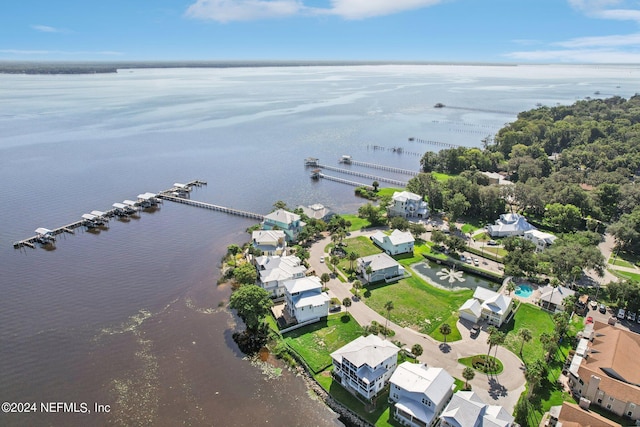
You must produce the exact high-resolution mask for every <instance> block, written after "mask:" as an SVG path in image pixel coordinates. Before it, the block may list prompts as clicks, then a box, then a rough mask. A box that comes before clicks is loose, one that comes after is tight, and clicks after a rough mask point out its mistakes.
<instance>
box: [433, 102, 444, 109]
mask: <svg viewBox="0 0 640 427" xmlns="http://www.w3.org/2000/svg"><path fill="white" fill-rule="evenodd" d="M433 107H434V108H442V107H444V104H443V103H442V102H438V103H436V105H434V106H433Z"/></svg>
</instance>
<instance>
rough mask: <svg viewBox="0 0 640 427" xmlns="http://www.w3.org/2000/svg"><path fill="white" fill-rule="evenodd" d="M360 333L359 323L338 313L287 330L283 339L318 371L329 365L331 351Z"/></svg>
mask: <svg viewBox="0 0 640 427" xmlns="http://www.w3.org/2000/svg"><path fill="white" fill-rule="evenodd" d="M345 320H346V321H345ZM361 335H362V328H361V327H360V325H358V323H357V322H356V321H355V320H354V319H353V318H352V317H351V316H345V315H343V314H342V313H340V314H334V315H331V316H329V317H328V319H327V320H325V321H321V322H317V323H314V324H312V325H308V326H305V327H302V328H300V329H296V330H294V331H291V332H288V333H287V334H285V335H284V340H285V342H286V343H287V345H289V347H291V348H292V349H293V350H295V352H296V353H298V354H299V355H300V356H301V357H302V358H303V359H304V360H305V361H306V362H307V364H308V365H309V367H310V368H311V369H312V370H313V371H314V372H320V371H322V370H324V369H326V368H327V367H328V366H330V365H331V363H332V362H331V356H330V354H331V353H332V352H334V351H335V350H337V349H339V348H340V347H342V346H343V345H345V344H347V343H349V342H351V341H353V340H354V339H356V338H358V337H359V336H361Z"/></svg>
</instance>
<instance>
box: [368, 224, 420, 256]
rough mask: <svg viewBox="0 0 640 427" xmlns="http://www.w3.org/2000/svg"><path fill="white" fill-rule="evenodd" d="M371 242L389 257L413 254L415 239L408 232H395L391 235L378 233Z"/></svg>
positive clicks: (372, 237)
mask: <svg viewBox="0 0 640 427" xmlns="http://www.w3.org/2000/svg"><path fill="white" fill-rule="evenodd" d="M370 238H371V241H373V243H374V244H375V245H376V246H378V247H379V248H380V249H382V250H383V251H385V252H386V253H387V254H389V255H398V254H406V253H413V246H414V244H415V239H414V238H413V234H411V233H409V232H408V231H400V230H393V231H392V232H391V234H385V233H383V232H382V231H376V232H375V233H374V234H373V235H372V236H371V237H370Z"/></svg>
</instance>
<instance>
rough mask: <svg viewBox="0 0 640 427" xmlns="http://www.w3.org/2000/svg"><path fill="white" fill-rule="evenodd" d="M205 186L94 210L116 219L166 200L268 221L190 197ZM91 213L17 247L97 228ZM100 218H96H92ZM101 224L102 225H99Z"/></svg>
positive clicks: (187, 186)
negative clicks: (78, 229) (85, 227)
mask: <svg viewBox="0 0 640 427" xmlns="http://www.w3.org/2000/svg"><path fill="white" fill-rule="evenodd" d="M203 185H207V182H206V181H201V180H194V181H190V182H188V183H186V184H179V183H176V184H174V185H173V187H171V188H169V189H167V190H163V191H160V192H158V193H144V194H140V195H138V201H137V202H136V201H134V200H125V201H124V202H123V203H114V205H118V207H115V206H114V208H113V209H110V210H108V211H105V212H99V211H93V212H95V213H100V214H102V215H100V217H99V218H100V219H105V220H106V219H108V218H113V217H115V216H126V215H128V214H130V213H135V212H136V211H139V210H141V209H143V208H145V207H152V206H155V205H156V204H157V203H160V202H161V201H162V200H169V201H171V202H176V203H181V204H185V205H190V206H196V207H199V208H205V209H210V210H214V211H218V212H224V213H227V214H231V215H236V216H241V217H245V218H251V219H257V220H259V221H263V220H264V215H261V214H257V213H253V212H247V211H243V210H240V209H233V208H228V207H225V206H219V205H214V204H211V203H205V202H199V201H196V200H191V199H190V198H189V194H190V192H191V190H192V189H193V188H194V187H201V186H203ZM125 205H126V206H125ZM125 207H126V208H127V209H129V211H128V212H125V211H123V208H125ZM87 215H88V214H85V215H83V219H81V220H78V221H76V222H72V223H70V224H67V225H63V226H62V227H58V228H54V229H51V230H49V229H46V228H39V229H38V230H36V233H38V234H37V235H35V236H32V237H29V238H27V239H23V240H19V241H17V242H15V243H14V244H13V247H14V248H16V249H20V248H23V247H29V248H34V249H35V247H36V243H43V244H44V243H53V242H55V236H57V235H59V234H62V233H71V234H74V230H75V229H76V228H79V227H82V226H87V227H89V226H91V225H93V226H95V225H96V224H98V222H95V221H92V220H93V218H92V219H88V217H87ZM90 216H94V217H96V218H98V217H97V216H96V215H93V214H92V215H90ZM98 225H99V224H98Z"/></svg>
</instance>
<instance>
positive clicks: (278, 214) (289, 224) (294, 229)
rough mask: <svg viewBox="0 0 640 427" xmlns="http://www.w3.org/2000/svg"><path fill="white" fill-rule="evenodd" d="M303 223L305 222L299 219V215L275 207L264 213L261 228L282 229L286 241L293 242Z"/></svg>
mask: <svg viewBox="0 0 640 427" xmlns="http://www.w3.org/2000/svg"><path fill="white" fill-rule="evenodd" d="M305 225H306V223H305V222H304V221H301V220H300V215H298V214H295V213H293V212H289V211H285V210H284V209H277V210H275V211H273V212H271V213H270V214H268V215H265V217H264V221H262V229H263V230H282V231H284V234H285V235H286V238H287V241H288V242H295V241H296V240H297V238H298V233H299V232H300V230H302V227H304V226H305Z"/></svg>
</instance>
